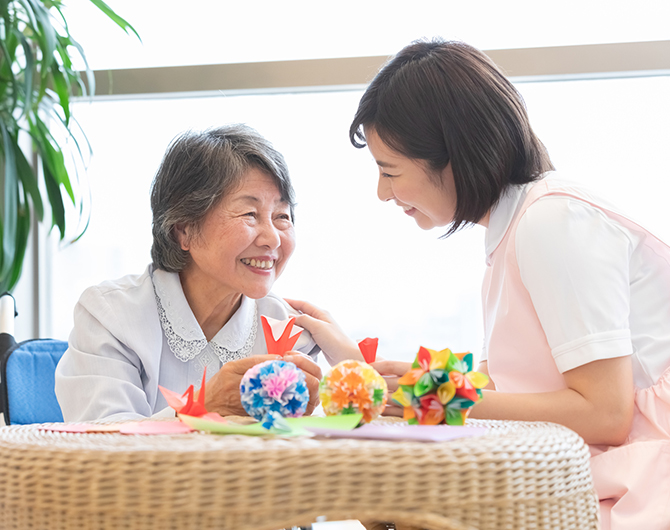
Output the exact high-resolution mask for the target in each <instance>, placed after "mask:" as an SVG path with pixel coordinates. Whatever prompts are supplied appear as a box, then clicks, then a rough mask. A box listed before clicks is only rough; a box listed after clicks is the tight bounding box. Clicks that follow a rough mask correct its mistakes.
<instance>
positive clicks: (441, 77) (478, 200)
mask: <svg viewBox="0 0 670 530" xmlns="http://www.w3.org/2000/svg"><path fill="white" fill-rule="evenodd" d="M364 128H372V129H374V131H375V132H376V133H377V134H378V135H379V138H380V139H381V140H382V141H383V142H384V143H385V144H386V145H388V146H389V147H390V148H392V149H394V150H395V151H397V152H399V153H400V154H402V155H403V156H406V157H408V158H412V159H418V160H424V161H425V162H426V163H427V169H428V172H429V174H430V175H431V178H433V179H435V181H436V183H437V184H438V185H441V184H442V182H441V180H440V171H441V170H442V169H444V168H445V167H446V166H447V164H448V163H449V162H451V168H452V171H453V174H454V181H455V186H456V195H457V197H456V199H457V205H456V212H455V215H454V219H453V223H452V225H451V227H450V229H449V232H448V233H447V235H449V234H451V233H453V232H455V231H456V230H458V229H459V228H461V227H462V226H464V225H466V224H469V223H476V222H477V221H479V220H480V219H481V218H482V217H484V216H485V215H486V213H487V212H488V211H489V210H490V209H491V208H492V207H493V206H494V205H495V204H496V203H497V202H498V200H499V199H500V197H501V195H502V193H504V191H505V189H506V188H507V186H509V185H510V184H523V183H526V182H531V181H533V180H537V179H538V178H540V176H541V175H542V174H543V173H545V172H546V171H549V170H552V169H554V167H553V165H552V164H551V161H550V160H549V155H548V154H547V150H546V148H545V147H544V145H543V144H542V142H541V141H540V140H539V139H538V138H537V136H535V134H534V133H533V130H532V128H531V126H530V123H529V121H528V115H527V114H526V108H525V105H524V102H523V98H522V97H521V95H520V94H519V93H518V92H517V90H516V89H515V88H514V86H513V85H512V83H510V82H509V81H508V80H507V79H506V78H505V76H504V75H503V74H502V72H501V71H500V70H499V69H498V67H497V66H496V65H495V64H494V63H493V62H492V61H491V60H490V59H489V58H488V57H487V56H486V55H485V54H484V53H482V52H481V51H479V50H477V49H476V48H473V47H472V46H469V45H467V44H464V43H462V42H446V41H442V40H432V41H417V42H414V43H412V44H410V45H409V46H407V47H405V48H404V49H403V50H401V51H400V53H398V55H396V56H395V57H394V58H393V59H392V60H391V61H390V62H389V63H388V64H386V65H385V66H384V67H383V68H382V69H381V71H380V72H379V74H378V75H377V76H376V77H375V79H374V80H373V81H372V83H371V84H370V86H369V87H368V89H367V90H366V91H365V94H363V97H362V98H361V101H360V103H359V105H358V111H357V112H356V116H355V117H354V120H353V122H352V124H351V127H350V129H349V138H350V140H351V143H352V144H353V145H354V146H355V147H358V148H361V147H365V145H366V143H365V136H364V130H363V129H364Z"/></svg>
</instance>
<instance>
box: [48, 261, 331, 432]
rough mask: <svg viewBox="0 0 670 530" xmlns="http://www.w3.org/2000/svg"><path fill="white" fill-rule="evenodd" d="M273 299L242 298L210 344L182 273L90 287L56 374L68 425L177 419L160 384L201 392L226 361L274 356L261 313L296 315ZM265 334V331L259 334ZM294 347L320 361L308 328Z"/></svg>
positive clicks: (280, 317) (281, 317)
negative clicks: (270, 353) (186, 291)
mask: <svg viewBox="0 0 670 530" xmlns="http://www.w3.org/2000/svg"><path fill="white" fill-rule="evenodd" d="M295 314H296V311H295V310H293V309H292V308H291V307H290V306H289V305H288V304H286V302H284V301H283V300H282V299H281V298H279V297H278V296H276V295H274V294H272V293H270V294H269V295H268V296H266V297H265V298H261V299H259V300H252V299H250V298H247V297H246V296H243V297H242V302H241V304H240V307H239V309H238V310H237V311H236V312H235V314H234V315H233V316H232V317H231V318H230V320H229V321H228V322H227V323H226V325H225V326H224V327H223V328H221V330H220V331H219V332H218V333H217V334H216V336H215V337H214V338H212V340H211V341H209V342H208V341H207V339H206V338H205V335H204V334H203V332H202V330H201V329H200V326H199V325H198V322H197V321H196V319H195V316H194V315H193V312H192V311H191V308H190V307H189V305H188V302H187V301H186V297H185V296H184V292H183V290H182V287H181V282H180V280H179V275H178V274H176V273H169V272H165V271H162V270H154V269H153V267H152V266H151V265H150V266H149V267H147V269H146V271H145V272H144V274H142V275H130V276H124V277H123V278H120V279H118V280H113V281H106V282H103V283H102V284H100V285H97V286H95V287H90V288H88V289H87V290H86V291H84V293H83V294H82V296H81V298H80V299H79V302H78V303H77V305H76V307H75V309H74V329H73V330H72V333H71V334H70V338H69V348H68V350H67V351H66V352H65V354H64V355H63V358H62V359H61V361H60V363H59V364H58V367H57V368H56V396H57V397H58V402H59V403H60V406H61V409H62V411H63V418H64V419H65V421H90V420H99V419H106V420H120V419H133V418H141V417H149V416H174V411H173V410H172V409H171V408H169V407H167V403H166V401H165V399H164V398H163V395H162V394H161V392H160V391H159V389H158V385H161V386H163V387H165V388H168V389H170V390H173V391H175V392H179V393H182V392H184V391H185V390H186V389H187V388H188V386H189V385H191V384H193V385H194V386H195V388H196V389H197V388H199V387H200V383H201V381H202V375H203V371H204V369H205V368H207V379H209V378H210V377H211V376H213V375H214V374H215V373H216V372H217V371H218V370H219V369H220V368H221V366H223V364H224V363H226V362H228V361H231V360H235V359H241V358H244V357H247V356H250V355H264V354H266V353H267V348H266V345H265V338H264V336H263V332H262V326H261V325H260V315H265V316H268V317H272V318H275V319H278V320H284V319H286V318H289V316H290V315H295ZM259 330H260V331H259ZM295 349H296V350H298V351H300V352H303V353H308V354H310V355H312V356H314V357H315V356H316V355H317V354H318V352H319V349H318V347H317V346H316V343H315V342H314V341H313V340H312V337H311V336H310V335H309V333H308V332H307V331H306V330H303V332H302V334H301V336H300V338H299V339H298V342H297V344H296V346H295Z"/></svg>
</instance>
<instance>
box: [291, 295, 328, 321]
mask: <svg viewBox="0 0 670 530" xmlns="http://www.w3.org/2000/svg"><path fill="white" fill-rule="evenodd" d="M284 300H285V301H286V302H287V303H288V304H289V305H290V306H291V307H292V308H293V309H295V310H297V311H300V312H301V313H303V314H305V315H310V316H311V317H314V318H316V319H318V320H326V321H328V317H329V314H328V311H324V310H323V309H321V308H320V307H317V306H315V305H314V304H310V303H309V302H305V301H304V300H293V299H292V298H284Z"/></svg>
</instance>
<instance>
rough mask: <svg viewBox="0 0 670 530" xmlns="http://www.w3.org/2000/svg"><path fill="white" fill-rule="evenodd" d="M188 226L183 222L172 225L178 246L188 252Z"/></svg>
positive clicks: (189, 238) (189, 241)
mask: <svg viewBox="0 0 670 530" xmlns="http://www.w3.org/2000/svg"><path fill="white" fill-rule="evenodd" d="M189 228H190V227H188V226H186V225H184V224H183V223H177V224H176V225H174V228H173V230H174V235H175V237H176V238H177V242H178V243H179V246H180V247H181V249H182V250H185V251H186V252H188V250H189V247H190V243H191V235H190V229H189Z"/></svg>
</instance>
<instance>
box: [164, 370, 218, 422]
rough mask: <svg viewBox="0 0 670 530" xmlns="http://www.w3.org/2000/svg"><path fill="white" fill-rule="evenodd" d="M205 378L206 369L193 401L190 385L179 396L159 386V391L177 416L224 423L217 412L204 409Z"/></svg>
mask: <svg viewBox="0 0 670 530" xmlns="http://www.w3.org/2000/svg"><path fill="white" fill-rule="evenodd" d="M206 377H207V368H205V370H204V371H203V374H202V384H201V385H200V391H199V393H198V397H197V398H195V399H194V397H193V396H194V393H195V391H194V390H193V385H190V386H189V387H188V388H187V389H186V392H184V393H183V394H182V395H181V396H180V395H179V394H177V393H176V392H173V391H172V390H168V389H167V388H164V387H162V386H160V385H158V388H159V389H160V391H161V393H162V394H163V397H164V398H165V401H167V404H168V405H169V406H170V407H172V408H173V409H174V410H175V412H176V413H177V414H178V415H179V414H185V415H187V416H194V417H196V418H207V419H209V420H212V421H220V422H226V419H225V418H224V417H223V416H221V415H220V414H219V413H217V412H207V409H206V408H205V380H206Z"/></svg>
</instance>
